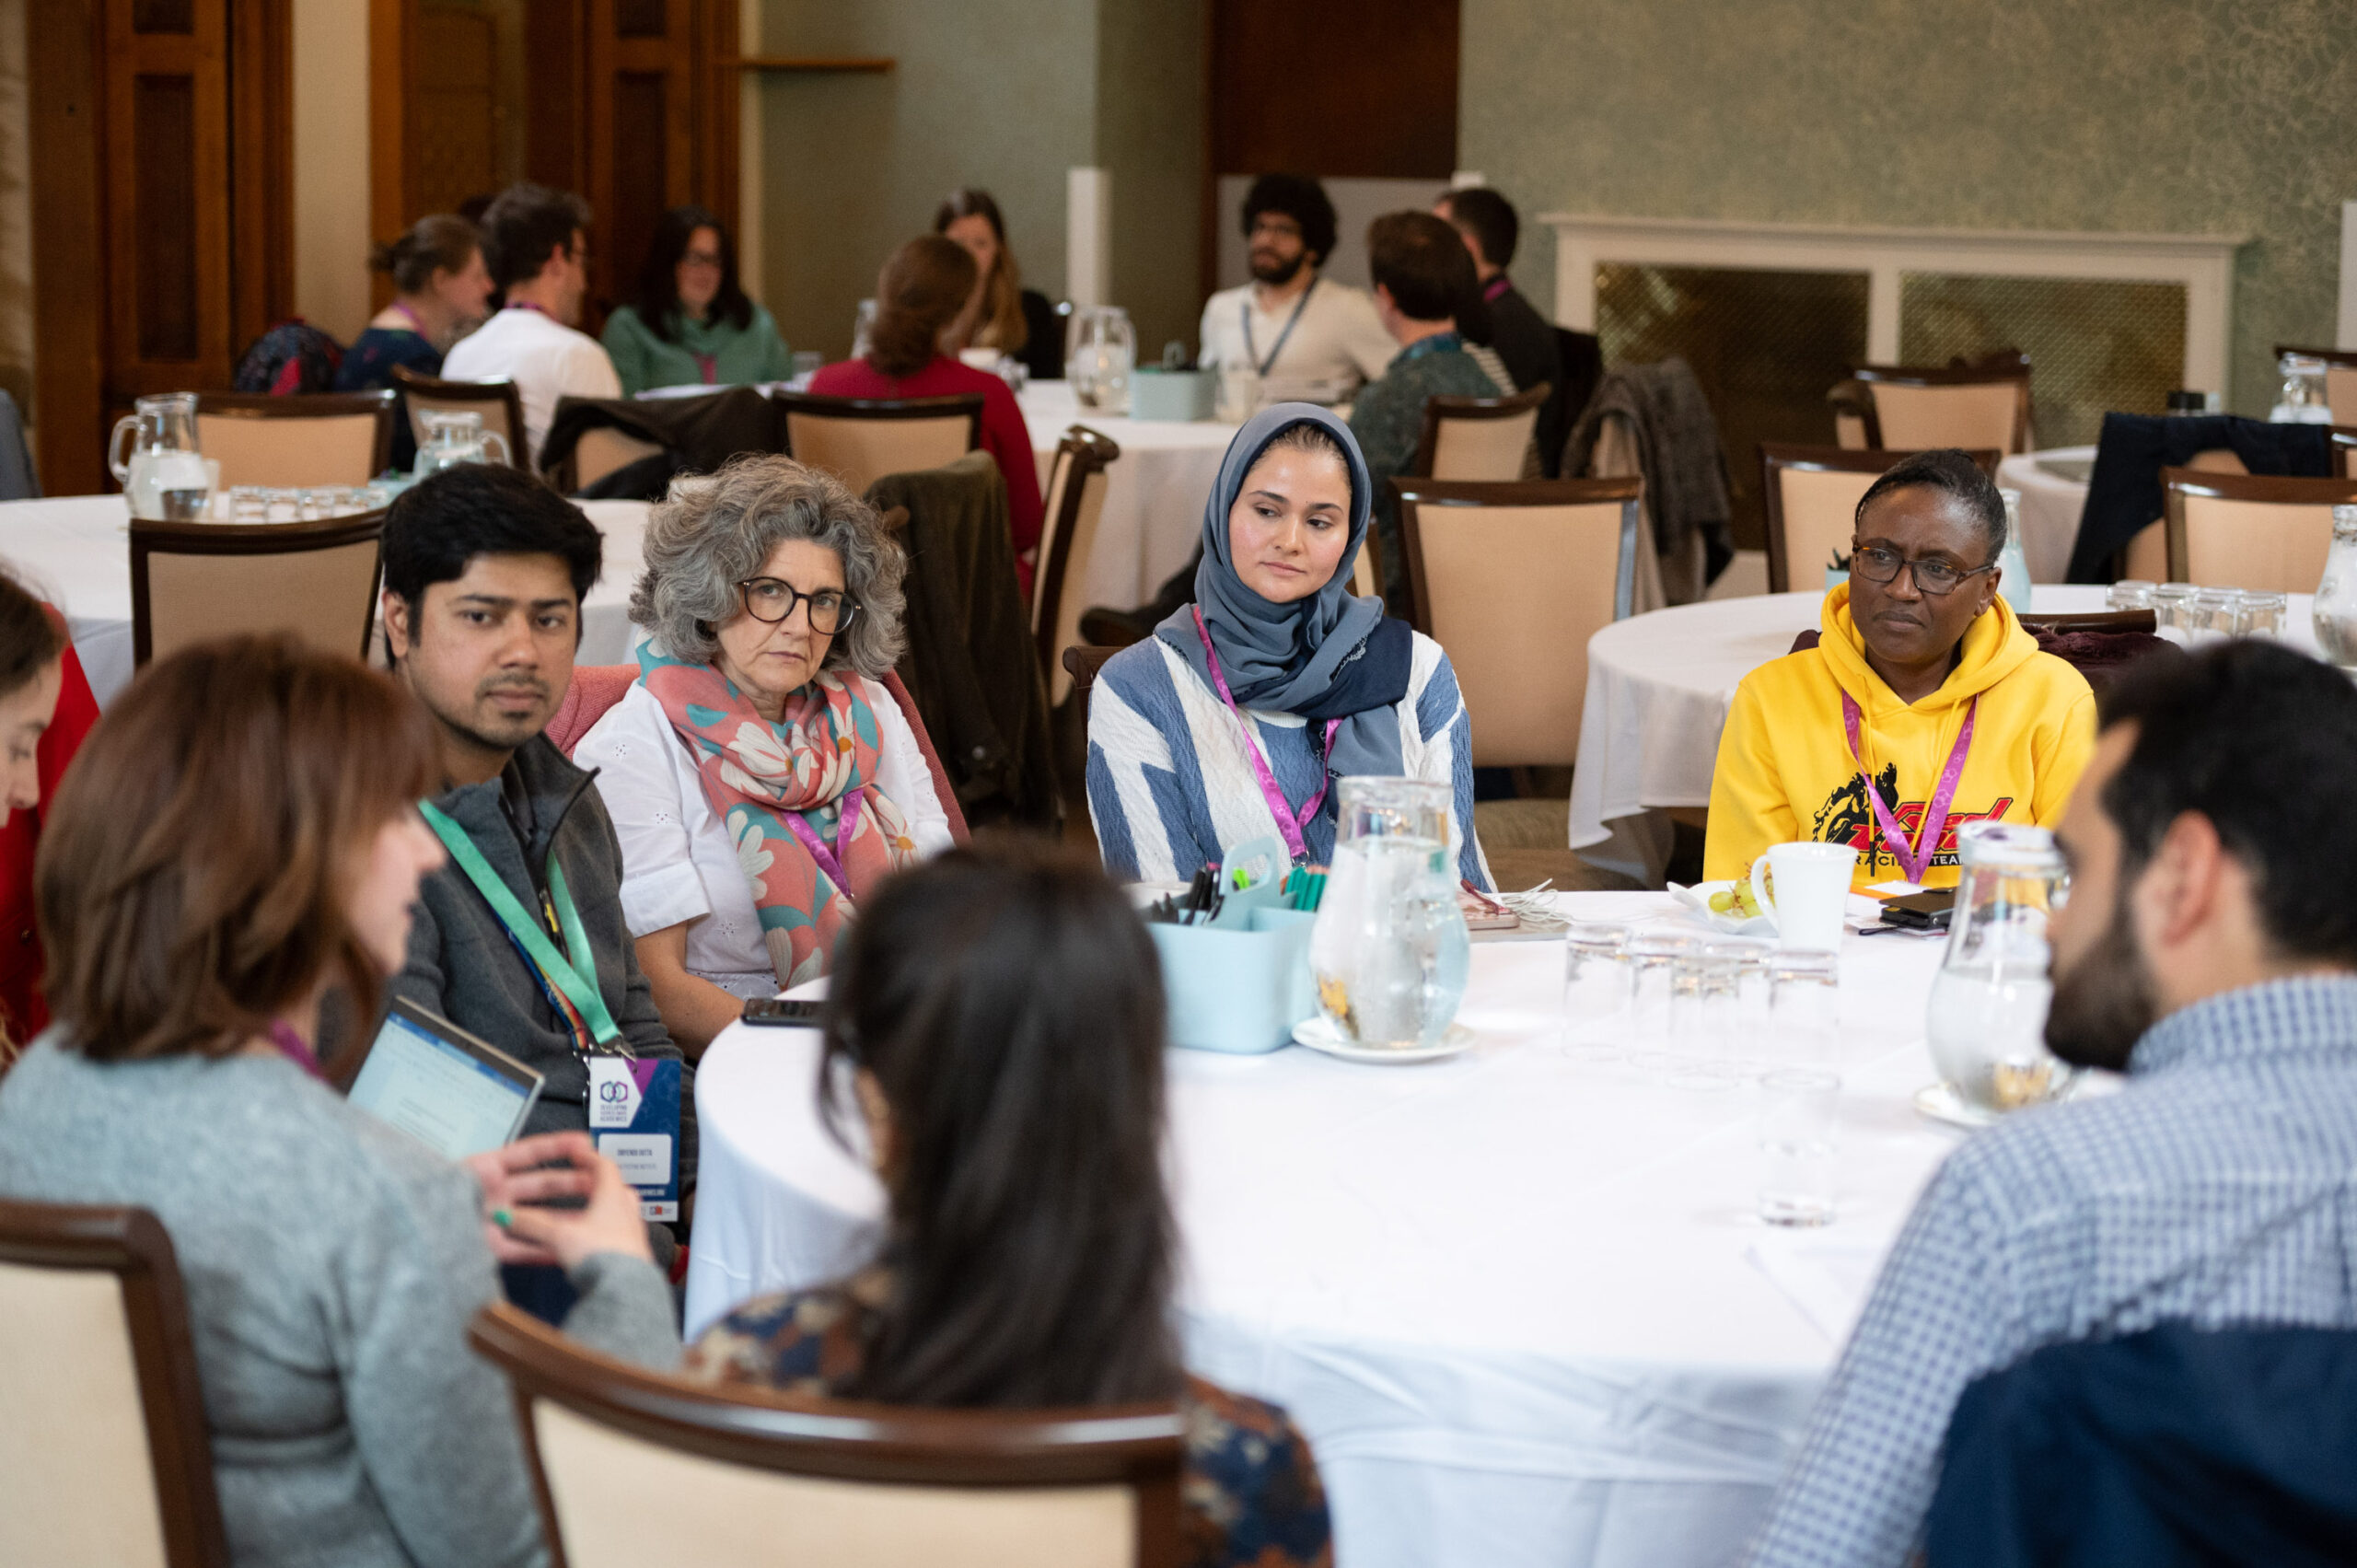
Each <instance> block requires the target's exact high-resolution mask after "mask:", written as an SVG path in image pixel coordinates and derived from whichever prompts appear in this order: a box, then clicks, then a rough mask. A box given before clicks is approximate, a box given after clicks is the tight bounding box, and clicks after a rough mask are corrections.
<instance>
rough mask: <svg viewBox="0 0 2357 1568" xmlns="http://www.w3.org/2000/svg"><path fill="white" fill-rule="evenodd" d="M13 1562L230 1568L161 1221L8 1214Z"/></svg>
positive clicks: (174, 1268) (6, 1555) (191, 1354)
mask: <svg viewBox="0 0 2357 1568" xmlns="http://www.w3.org/2000/svg"><path fill="white" fill-rule="evenodd" d="M0 1318H5V1320H6V1323H7V1325H8V1331H7V1332H6V1334H5V1335H0V1411H6V1412H7V1416H6V1420H5V1421H0V1562H10V1563H23V1564H26V1565H27V1568H31V1565H32V1564H35V1563H39V1564H41V1565H42V1568H227V1564H228V1562H229V1549H228V1544H227V1542H226V1539H225V1538H224V1536H223V1534H222V1528H221V1504H220V1501H219V1498H218V1496H217V1495H216V1493H215V1490H214V1484H213V1448H212V1444H211V1441H210V1439H209V1437H208V1435H207V1434H206V1431H205V1424H204V1395H203V1389H202V1388H200V1387H199V1385H198V1381H197V1367H196V1347H195V1345H194V1343H193V1342H192V1340H191V1338H190V1333H189V1324H188V1301H187V1297H186V1295H185V1294H184V1293H183V1292H182V1290H181V1287H180V1263H179V1260H178V1259H177V1258H176V1257H175V1256H174V1254H173V1252H172V1241H171V1237H169V1236H168V1235H166V1234H165V1231H164V1227H163V1225H161V1224H160V1223H159V1222H158V1221H157V1218H156V1216H155V1215H154V1214H150V1213H148V1212H147V1211H146V1210H145V1209H117V1208H66V1207H59V1206H55V1205H52V1204H46V1203H17V1202H6V1201H5V1200H0Z"/></svg>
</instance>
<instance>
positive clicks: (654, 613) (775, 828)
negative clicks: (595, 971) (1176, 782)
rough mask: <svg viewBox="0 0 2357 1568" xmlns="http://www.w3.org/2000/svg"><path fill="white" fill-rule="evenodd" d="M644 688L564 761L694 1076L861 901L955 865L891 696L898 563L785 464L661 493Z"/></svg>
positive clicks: (757, 460) (648, 551) (741, 465)
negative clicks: (602, 839)
mask: <svg viewBox="0 0 2357 1568" xmlns="http://www.w3.org/2000/svg"><path fill="white" fill-rule="evenodd" d="M645 561H646V570H645V573H644V575H642V576H641V577H640V578H639V581H638V586H637V587H636V589H635V590H634V591H633V594H632V596H631V606H630V613H631V619H632V620H633V621H635V622H637V623H638V624H639V625H640V626H642V627H644V628H645V630H646V633H647V635H646V640H645V641H644V643H643V644H642V645H640V647H639V651H638V667H639V675H638V679H637V680H636V681H635V682H634V683H633V685H632V686H631V688H630V690H629V691H628V692H627V693H626V694H625V695H624V696H623V697H622V699H621V702H619V703H616V704H615V705H614V706H613V707H612V708H610V709H609V710H607V712H606V714H605V716H604V717H602V718H600V719H599V720H598V723H597V724H596V725H595V726H592V727H591V729H590V730H589V731H588V733H587V734H586V735H584V736H583V737H582V738H581V740H580V742H579V744H577V745H576V746H575V748H574V760H575V761H577V762H579V763H580V764H581V765H582V766H583V767H585V768H595V769H598V792H599V794H600V795H601V796H603V797H604V799H605V802H606V809H607V811H608V812H609V813H610V815H611V816H612V817H613V819H614V830H615V832H616V834H617V836H618V837H619V838H620V840H621V852H622V888H621V900H622V915H623V918H624V919H625V920H626V921H628V923H629V924H630V929H631V935H632V936H633V938H635V939H636V943H637V948H638V961H639V966H640V967H641V968H642V969H644V970H645V971H646V978H647V981H648V982H649V983H650V984H651V985H652V986H653V988H654V992H655V1005H656V1008H657V1010H659V1011H660V1012H661V1013H662V1015H663V1022H664V1023H665V1025H667V1026H668V1028H669V1029H670V1031H671V1038H672V1039H674V1040H678V1041H679V1045H680V1048H681V1049H682V1050H684V1051H686V1052H687V1053H688V1055H689V1056H690V1057H691V1058H692V1057H695V1056H698V1055H700V1054H702V1051H703V1048H704V1047H705V1046H706V1045H708V1044H710V1043H711V1041H712V1038H713V1036H714V1035H716V1034H718V1033H719V1032H720V1031H721V1030H722V1029H723V1028H726V1027H727V1026H728V1025H729V1024H730V1023H732V1022H734V1021H735V1020H736V1017H737V1012H738V1010H739V1008H740V1007H741V1005H742V1004H743V1002H744V1000H745V999H746V998H747V997H751V996H770V995H774V994H775V993H776V992H777V991H778V988H779V987H781V986H791V985H798V984H800V983H801V982H802V981H806V980H810V979H813V978H815V977H817V976H819V975H822V974H825V973H826V972H827V971H828V969H829V966H830V963H831V961H832V958H833V953H834V947H835V943H836V941H837V939H838V938H839V937H840V936H841V935H842V932H843V930H844V929H845V927H846V925H847V924H848V923H849V921H850V919H851V915H852V911H853V905H854V903H855V902H856V900H860V899H862V898H865V896H866V895H867V893H868V892H869V891H870V890H871V889H874V888H875V887H876V886H877V884H878V883H879V882H881V881H882V880H883V878H884V877H886V876H887V875H888V874H889V873H890V872H892V871H894V870H896V869H898V868H900V867H901V866H904V865H911V864H913V863H914V862H915V861H917V860H918V859H920V858H922V857H923V856H926V855H930V854H937V853H939V852H940V851H942V850H945V849H946V848H948V847H949V843H950V833H949V821H948V818H947V815H946V813H945V812H944V811H943V809H942V807H941V801H940V798H939V796H937V795H936V794H935V790H934V781H933V774H932V772H931V770H930V768H929V766H928V765H927V763H926V761H925V758H924V753H923V749H921V748H920V747H919V745H918V743H917V739H916V735H915V732H914V731H913V730H912V729H911V727H910V726H909V722H908V720H907V719H905V718H904V717H903V716H902V715H901V713H900V706H899V704H898V703H896V702H895V701H894V700H893V697H892V695H891V693H890V692H889V691H888V690H887V689H886V687H885V684H884V679H885V677H886V676H888V675H889V674H890V673H891V670H892V667H893V665H894V664H895V663H896V662H898V660H899V658H900V650H901V648H902V646H903V644H904V638H903V636H902V633H901V625H900V610H901V597H900V576H901V573H902V571H903V570H904V569H905V565H906V562H905V558H904V557H903V556H902V554H901V552H900V545H899V543H898V542H897V541H896V540H894V539H893V538H892V536H891V534H890V533H889V532H888V530H887V529H886V528H885V527H884V523H883V520H882V519H881V518H880V517H877V513H876V509H875V508H874V507H872V506H870V505H867V504H866V503H865V502H864V501H862V500H860V499H859V498H858V497H856V496H854V495H853V494H851V492H850V491H848V490H846V489H844V488H843V486H842V483H841V482H839V481H837V480H836V479H834V478H833V477H832V476H831V475H829V474H825V473H821V472H819V471H818V470H815V469H807V468H805V467H803V466H802V465H801V464H800V463H797V462H795V461H794V460H793V459H790V458H781V457H748V458H741V459H737V461H736V462H733V463H731V464H729V465H728V466H727V467H726V468H725V469H723V470H720V472H718V473H717V474H714V475H713V476H712V477H710V478H708V479H696V480H686V481H681V482H678V483H675V484H674V485H673V486H672V489H671V494H670V495H669V497H668V499H667V500H665V501H664V502H663V503H661V504H660V505H657V506H656V508H655V512H654V515H653V516H652V517H650V518H649V519H648V522H647V528H646V542H645Z"/></svg>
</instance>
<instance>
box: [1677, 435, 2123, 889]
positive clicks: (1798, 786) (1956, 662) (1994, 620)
mask: <svg viewBox="0 0 2357 1568" xmlns="http://www.w3.org/2000/svg"><path fill="white" fill-rule="evenodd" d="M2004 543H2005V506H2004V502H2003V499H2002V498H2001V497H2000V496H1999V495H1998V494H1997V487H1996V485H1995V484H1994V483H1993V482H1991V480H1990V478H1989V476H1988V475H1986V474H1984V473H1982V472H1981V471H1980V470H1979V469H1978V468H1976V467H1974V466H1973V463H1972V460H1971V459H1969V458H1968V457H1966V456H1965V455H1964V454H1963V453H1962V452H1959V451H1954V450H1949V451H1938V452H1922V453H1919V454H1917V455H1916V456H1914V457H1911V458H1909V459H1906V460H1905V461H1904V462H1901V463H1900V464H1899V465H1898V467H1896V468H1894V469H1892V470H1890V471H1889V472H1887V473H1886V474H1884V475H1883V476H1882V477H1881V478H1880V479H1877V480H1876V481H1875V482H1874V484H1873V486H1872V487H1871V488H1870V489H1868V490H1867V492H1866V494H1864V496H1863V497H1861V498H1860V500H1859V502H1858V517H1857V533H1856V536H1855V538H1854V539H1853V540H1852V544H1851V551H1852V553H1851V557H1850V580H1849V582H1848V583H1846V584H1844V585H1841V586H1840V587H1835V588H1833V589H1832V590H1831V591H1830V592H1829V593H1828V594H1827V595H1826V596H1825V609H1824V612H1823V620H1822V623H1821V630H1820V633H1819V639H1818V642H1817V646H1816V647H1814V648H1805V649H1803V650H1801V651H1800V652H1799V653H1796V654H1789V655H1787V656H1784V657H1782V658H1780V659H1776V660H1773V661H1772V662H1771V663H1768V664H1765V665H1762V666H1761V667H1760V668H1758V669H1755V670H1753V671H1752V672H1751V673H1750V674H1749V675H1747V676H1746V677H1744V679H1743V684H1742V685H1741V686H1739V687H1737V688H1736V695H1735V705H1734V707H1733V709H1732V710H1731V711H1730V712H1729V713H1728V714H1727V723H1726V728H1725V729H1724V731H1723V732H1722V733H1721V735H1720V737H1719V761H1718V769H1717V772H1716V773H1715V775H1714V776H1713V779H1712V781H1711V826H1710V835H1709V838H1708V839H1707V841H1706V842H1705V843H1704V846H1703V854H1702V873H1703V875H1704V876H1705V877H1740V876H1742V875H1744V874H1745V872H1746V871H1747V870H1748V868H1749V867H1750V865H1751V862H1752V861H1753V860H1754V859H1755V858H1756V857H1758V856H1759V854H1761V853H1762V852H1764V851H1765V850H1766V849H1767V848H1768V846H1769V845H1770V844H1777V843H1789V842H1792V841H1794V840H1795V839H1813V840H1817V841H1821V842H1832V843H1847V844H1854V845H1856V846H1857V849H1858V868H1857V872H1856V875H1855V877H1853V878H1852V884H1851V885H1852V887H1853V888H1856V889H1860V890H1864V889H1867V888H1871V887H1875V886H1876V885H1878V884H1882V883H1888V882H1912V883H1914V884H1916V885H1917V886H1919V887H1925V888H1952V887H1954V886H1955V885H1956V830H1957V829H1958V828H1960V827H1962V826H1963V825H1964V824H1965V823H1967V822H1979V821H2000V820H2002V821H2007V822H2038V823H2050V822H2052V821H2053V820H2054V819H2055V818H2056V817H2058V816H2060V815H2061V810H2062V803H2063V801H2064V800H2065V799H2066V798H2067V797H2068V796H2069V795H2070V793H2071V786H2072V785H2073V784H2076V783H2077V782H2078V778H2079V772H2080V770H2081V769H2083V768H2084V767H2085V766H2086V761H2087V754H2088V752H2089V750H2090V749H2092V748H2093V746H2094V744H2095V706H2096V704H2095V694H2094V693H2093V692H2091V691H2088V689H2087V682H2086V679H2085V678H2084V677H2083V676H2082V675H2080V674H2079V672H2078V671H2077V670H2075V669H2073V668H2071V667H2070V666H2069V665H2067V664H2065V663H2064V662H2063V661H2062V660H2061V659H2059V658H2056V657H2055V656H2053V655H2051V654H2046V653H2040V652H2039V651H2038V641H2037V639H2036V638H2034V637H2032V636H2031V635H2030V634H2029V633H2027V632H2026V631H2025V630H2023V628H2022V624H2021V622H2020V621H2016V620H2014V613H2013V611H2012V610H2010V609H2009V608H2007V606H2006V604H2005V601H2004V600H2003V599H2002V598H1998V597H1997V579H1998V566H1997V556H1998V552H2000V551H2002V550H2003V548H2004Z"/></svg>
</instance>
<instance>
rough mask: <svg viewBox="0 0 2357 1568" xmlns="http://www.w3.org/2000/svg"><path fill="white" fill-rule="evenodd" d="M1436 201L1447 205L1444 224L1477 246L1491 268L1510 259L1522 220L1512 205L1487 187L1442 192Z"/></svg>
mask: <svg viewBox="0 0 2357 1568" xmlns="http://www.w3.org/2000/svg"><path fill="white" fill-rule="evenodd" d="M1440 199H1441V200H1442V201H1443V202H1445V203H1447V205H1448V221H1449V222H1450V223H1453V224H1455V225H1456V226H1457V227H1459V228H1461V229H1463V230H1465V231H1466V232H1467V233H1469V234H1470V235H1471V236H1472V237H1473V242H1474V243H1475V244H1477V245H1479V246H1480V248H1481V260H1483V261H1487V262H1489V263H1490V265H1492V266H1493V267H1503V266H1504V265H1505V264H1506V263H1507V262H1509V261H1513V260H1514V248H1515V242H1516V241H1517V240H1519V239H1520V238H1522V219H1521V218H1519V217H1517V216H1515V210H1514V203H1512V202H1509V201H1507V200H1506V199H1505V198H1504V196H1501V195H1499V194H1498V193H1497V192H1495V191H1492V190H1491V189H1490V188H1489V187H1488V186H1487V185H1468V186H1466V187H1465V188H1464V189H1463V190H1461V191H1444V192H1441V193H1440Z"/></svg>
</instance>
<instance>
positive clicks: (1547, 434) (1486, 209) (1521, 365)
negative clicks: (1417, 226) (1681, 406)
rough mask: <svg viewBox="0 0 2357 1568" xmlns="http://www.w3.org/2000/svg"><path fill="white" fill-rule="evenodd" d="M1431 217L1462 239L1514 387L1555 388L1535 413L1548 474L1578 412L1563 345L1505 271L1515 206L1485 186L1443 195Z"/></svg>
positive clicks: (1518, 226) (1518, 228)
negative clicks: (1569, 403) (1571, 399)
mask: <svg viewBox="0 0 2357 1568" xmlns="http://www.w3.org/2000/svg"><path fill="white" fill-rule="evenodd" d="M1433 215H1434V217H1437V218H1440V219H1442V220H1444V221H1445V222H1446V223H1447V224H1448V225H1449V226H1451V227H1453V228H1455V229H1456V230H1457V234H1458V235H1459V236H1461V237H1462V238H1464V241H1465V249H1466V250H1467V252H1468V253H1469V254H1470V255H1471V256H1472V258H1473V272H1474V274H1475V276H1477V277H1478V278H1479V279H1480V285H1481V302H1482V304H1483V305H1485V306H1487V307H1488V308H1489V312H1490V323H1489V345H1490V347H1492V349H1494V350H1496V351H1497V355H1498V358H1499V359H1500V360H1502V361H1504V365H1505V367H1506V374H1507V375H1509V376H1511V377H1514V384H1515V388H1516V389H1522V388H1527V387H1536V386H1537V385H1538V384H1539V383H1540V382H1541V381H1544V382H1546V383H1547V385H1548V386H1550V387H1551V388H1553V389H1554V390H1552V391H1551V392H1550V393H1549V394H1548V396H1547V401H1546V402H1545V403H1544V404H1542V405H1541V406H1540V409H1539V413H1538V457H1539V462H1540V466H1541V467H1542V468H1543V469H1544V470H1546V471H1547V472H1548V473H1549V474H1550V476H1551V475H1552V473H1553V471H1554V466H1555V464H1556V463H1557V462H1558V461H1559V460H1560V459H1561V458H1562V450H1561V448H1562V438H1563V436H1564V435H1566V434H1567V433H1568V432H1569V431H1570V429H1571V422H1572V419H1573V417H1574V416H1576V415H1577V414H1578V413H1579V412H1580V411H1579V410H1577V409H1567V408H1565V407H1564V406H1563V400H1564V398H1565V397H1566V395H1567V394H1568V392H1569V390H1570V389H1569V388H1567V387H1566V386H1565V385H1564V379H1565V377H1564V370H1563V351H1562V344H1561V343H1558V342H1557V341H1556V339H1555V327H1554V323H1552V322H1550V321H1549V320H1548V319H1547V318H1545V317H1544V316H1541V315H1540V314H1539V313H1538V308H1537V307H1535V306H1533V305H1532V304H1531V303H1530V301H1529V300H1527V299H1526V298H1525V297H1523V293H1522V291H1521V290H1520V289H1518V288H1516V287H1515V285H1514V280H1513V279H1512V278H1510V277H1508V276H1507V275H1506V267H1507V266H1508V265H1509V264H1510V263H1511V262H1512V261H1514V252H1515V243H1516V241H1517V240H1518V239H1519V238H1521V234H1522V220H1521V218H1520V217H1519V216H1518V215H1516V214H1515V210H1514V203H1512V202H1509V201H1507V200H1506V199H1505V198H1504V196H1502V195H1500V194H1498V192H1495V191H1492V190H1491V189H1490V188H1489V187H1488V186H1486V185H1469V186H1467V187H1465V188H1464V189H1462V190H1457V191H1444V192H1441V194H1440V199H1439V200H1438V201H1436V202H1434V203H1433Z"/></svg>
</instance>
